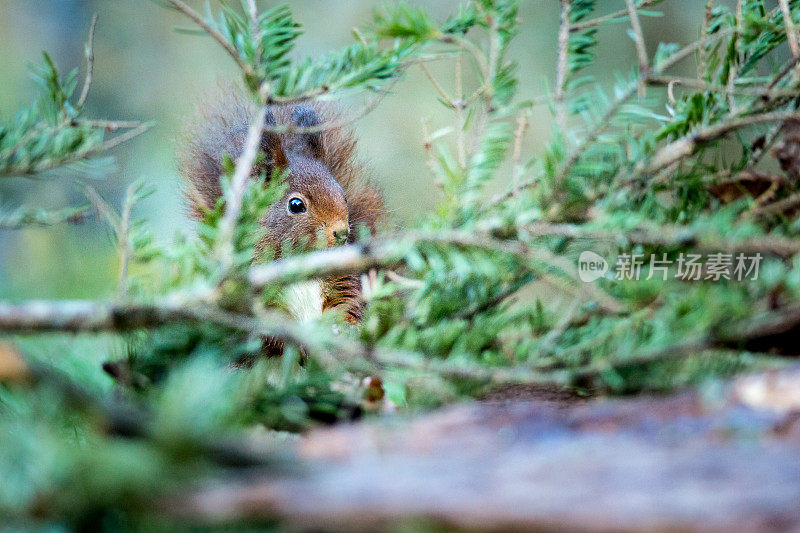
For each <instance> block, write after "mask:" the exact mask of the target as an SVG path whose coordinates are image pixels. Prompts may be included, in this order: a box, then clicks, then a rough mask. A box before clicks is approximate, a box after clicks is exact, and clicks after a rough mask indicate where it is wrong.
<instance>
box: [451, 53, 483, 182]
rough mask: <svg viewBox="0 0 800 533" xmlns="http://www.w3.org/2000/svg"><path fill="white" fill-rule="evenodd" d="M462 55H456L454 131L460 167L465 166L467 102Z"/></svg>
mask: <svg viewBox="0 0 800 533" xmlns="http://www.w3.org/2000/svg"><path fill="white" fill-rule="evenodd" d="M461 61H462V56H461V54H459V55H458V57H457V58H456V66H455V68H456V94H455V104H456V106H455V107H456V122H457V123H458V131H457V132H456V150H457V153H458V164H459V166H460V167H461V168H463V169H465V168H467V141H466V139H465V135H464V133H465V132H464V128H465V127H466V117H465V115H464V109H465V108H466V106H467V103H466V102H465V101H464V88H463V85H464V73H463V68H462V67H463V65H462V64H461ZM487 83H488V82H487Z"/></svg>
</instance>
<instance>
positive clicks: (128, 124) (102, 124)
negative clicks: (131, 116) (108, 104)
mask: <svg viewBox="0 0 800 533" xmlns="http://www.w3.org/2000/svg"><path fill="white" fill-rule="evenodd" d="M76 123H77V124H84V125H86V126H89V127H91V128H104V129H105V130H106V131H109V132H114V131H117V130H118V129H130V128H138V127H139V126H141V125H142V123H141V122H140V121H138V120H97V119H88V120H85V119H79V120H77V121H76Z"/></svg>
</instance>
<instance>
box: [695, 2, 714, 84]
mask: <svg viewBox="0 0 800 533" xmlns="http://www.w3.org/2000/svg"><path fill="white" fill-rule="evenodd" d="M713 7H714V0H708V2H707V3H706V9H705V12H704V15H703V26H702V27H701V28H700V38H701V39H705V38H706V37H708V25H709V24H710V23H711V10H712V9H713ZM706 59H707V58H706V49H705V48H701V49H700V53H699V54H698V57H697V78H698V79H702V78H703V77H704V76H705V75H706Z"/></svg>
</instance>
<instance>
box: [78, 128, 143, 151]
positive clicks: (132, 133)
mask: <svg viewBox="0 0 800 533" xmlns="http://www.w3.org/2000/svg"><path fill="white" fill-rule="evenodd" d="M151 127H153V124H152V123H151V122H143V123H141V124H139V126H137V127H135V128H133V129H130V130H128V131H126V132H125V133H123V134H121V135H117V136H116V137H112V138H111V139H109V140H107V141H104V142H103V144H101V145H100V147H99V148H97V149H95V150H92V151H91V152H90V153H89V154H87V156H92V155H95V154H98V153H100V152H104V151H106V150H110V149H112V148H114V147H117V146H119V145H120V144H122V143H124V142H128V141H130V140H131V139H133V138H134V137H138V136H139V135H141V134H142V133H144V132H146V131H147V130H149V129H150V128H151Z"/></svg>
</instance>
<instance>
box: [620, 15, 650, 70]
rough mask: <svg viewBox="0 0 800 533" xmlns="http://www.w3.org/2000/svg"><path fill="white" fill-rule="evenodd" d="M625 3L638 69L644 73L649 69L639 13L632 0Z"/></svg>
mask: <svg viewBox="0 0 800 533" xmlns="http://www.w3.org/2000/svg"><path fill="white" fill-rule="evenodd" d="M625 4H626V5H627V7H628V17H629V18H630V19H631V29H632V30H633V34H634V36H635V39H634V43H635V45H636V55H637V56H638V58H639V71H640V72H642V73H644V74H645V75H646V74H647V73H648V72H649V71H650V60H649V59H648V58H647V48H646V46H645V42H644V33H643V32H642V24H641V22H639V13H638V12H637V11H636V6H635V5H634V3H633V0H625Z"/></svg>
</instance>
